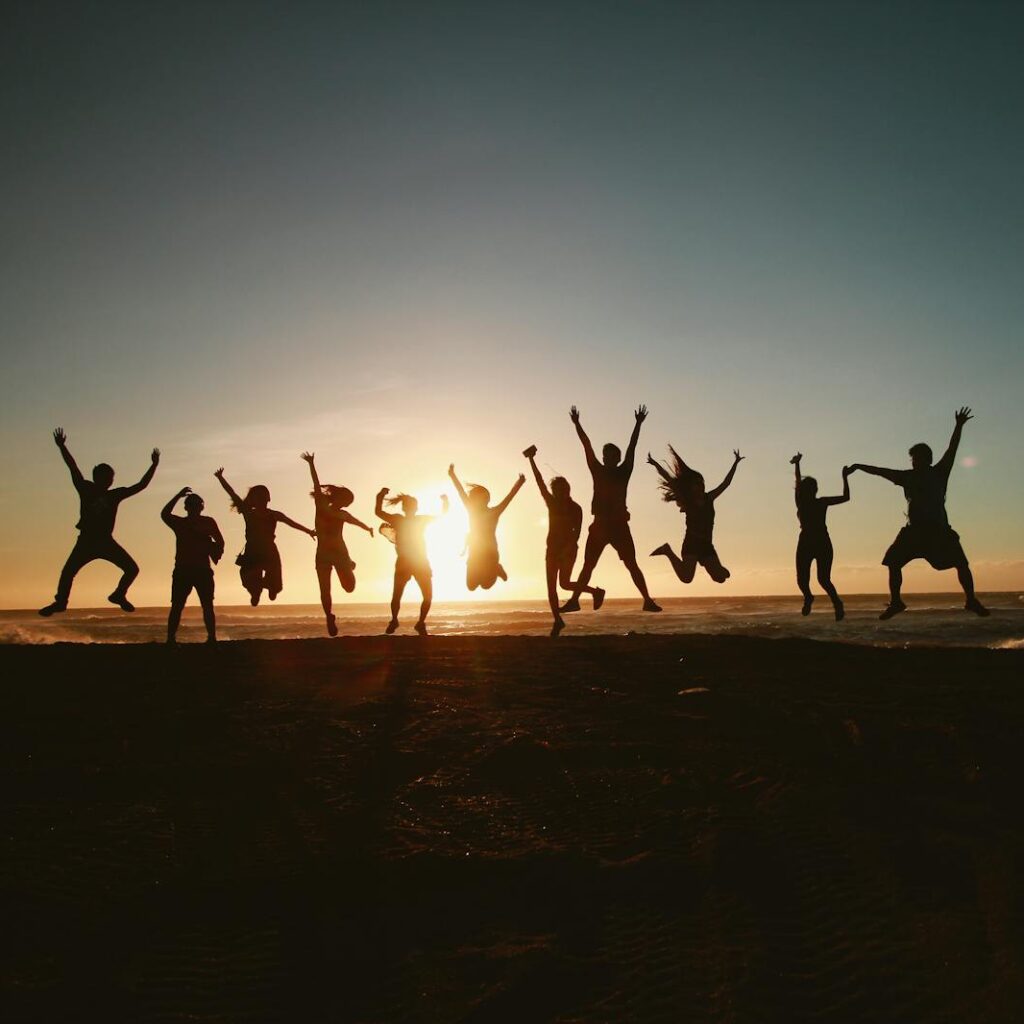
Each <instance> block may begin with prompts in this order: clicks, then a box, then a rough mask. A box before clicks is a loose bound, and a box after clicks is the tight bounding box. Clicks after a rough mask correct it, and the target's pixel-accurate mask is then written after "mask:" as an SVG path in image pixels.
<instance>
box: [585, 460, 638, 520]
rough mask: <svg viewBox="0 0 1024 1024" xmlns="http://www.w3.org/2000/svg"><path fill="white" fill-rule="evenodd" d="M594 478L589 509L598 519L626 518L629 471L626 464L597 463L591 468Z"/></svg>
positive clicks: (627, 511) (627, 517)
mask: <svg viewBox="0 0 1024 1024" xmlns="http://www.w3.org/2000/svg"><path fill="white" fill-rule="evenodd" d="M592 475H593V478H594V500H593V502H591V505H590V511H591V512H592V513H593V514H594V516H595V518H598V519H611V520H622V521H624V520H626V519H629V510H628V509H627V508H626V491H627V489H628V487H629V477H630V471H629V469H628V468H627V467H626V466H623V465H621V464H620V465H618V466H605V465H601V464H599V465H597V466H596V467H594V469H593V470H592Z"/></svg>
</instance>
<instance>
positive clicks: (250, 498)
mask: <svg viewBox="0 0 1024 1024" xmlns="http://www.w3.org/2000/svg"><path fill="white" fill-rule="evenodd" d="M231 504H232V505H234V507H235V511H236V512H241V513H242V514H243V515H244V514H245V513H246V512H248V511H249V510H250V509H252V508H255V507H256V506H258V505H263V506H266V505H269V504H270V488H269V487H267V486H265V485H264V484H254V485H253V486H252V487H250V488H249V490H248V491H246V493H245V497H244V498H243V499H242V502H241V504H239V503H238V502H235V501H233V502H232V503H231Z"/></svg>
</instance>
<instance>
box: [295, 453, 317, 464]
mask: <svg viewBox="0 0 1024 1024" xmlns="http://www.w3.org/2000/svg"><path fill="white" fill-rule="evenodd" d="M299 458H300V459H302V461H303V462H308V463H309V464H310V465H311V466H312V465H313V459H315V458H316V453H315V452H303V453H302V454H301V455H300V456H299Z"/></svg>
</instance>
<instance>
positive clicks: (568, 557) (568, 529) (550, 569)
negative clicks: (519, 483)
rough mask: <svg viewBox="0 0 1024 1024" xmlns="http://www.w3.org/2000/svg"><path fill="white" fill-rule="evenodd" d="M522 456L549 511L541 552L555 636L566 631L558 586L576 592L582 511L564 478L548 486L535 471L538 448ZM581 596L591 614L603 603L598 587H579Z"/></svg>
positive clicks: (531, 449)
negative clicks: (585, 598)
mask: <svg viewBox="0 0 1024 1024" xmlns="http://www.w3.org/2000/svg"><path fill="white" fill-rule="evenodd" d="M523 455H525V456H526V458H527V459H528V460H529V462H530V469H532V470H533V478H534V480H536V481H537V489H538V490H539V491H540V496H541V497H542V498H543V499H544V504H545V505H546V506H547V509H548V537H547V547H546V550H545V552H544V572H545V576H546V578H547V585H548V604H549V605H550V606H551V615H552V616H553V618H554V620H555V621H554V625H552V627H551V635H552V636H558V634H559V633H561V632H562V630H563V629H564V628H565V619H563V618H562V615H561V613H560V612H559V610H558V587H559V585H561V587H562V589H563V590H575V588H576V584H575V583H574V582H573V580H572V570H573V566H574V565H575V564H576V556H577V555H578V554H579V541H580V532H581V531H582V529H583V509H582V508H580V506H579V505H578V504H577V503H576V502H575V501H573V499H572V491H571V488H570V487H569V481H568V480H566V479H565V477H564V476H556V477H553V478H552V480H551V487H550V489H549V488H548V485H547V484H546V483H545V482H544V477H543V476H541V473H540V470H539V469H538V468H537V463H536V461H535V460H536V456H537V446H536V445H530V447H529V448H527V449H526V451H524V452H523ZM580 593H587V594H590V596H591V597H592V598H593V600H594V611H597V610H598V608H600V607H601V605H602V604H603V603H604V591H603V590H602V589H601V588H600V587H582V588H581V590H580Z"/></svg>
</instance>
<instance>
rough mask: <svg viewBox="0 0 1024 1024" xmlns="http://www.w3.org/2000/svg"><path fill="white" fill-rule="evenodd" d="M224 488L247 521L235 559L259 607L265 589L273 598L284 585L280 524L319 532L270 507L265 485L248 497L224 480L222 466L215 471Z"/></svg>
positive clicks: (250, 492)
mask: <svg viewBox="0 0 1024 1024" xmlns="http://www.w3.org/2000/svg"><path fill="white" fill-rule="evenodd" d="M213 475H214V476H215V477H216V478H217V479H218V480H219V481H220V485H221V487H223V488H224V490H225V491H227V492H228V497H229V498H230V499H231V506H232V508H234V510H235V511H236V512H238V513H239V514H240V515H241V517H242V519H243V520H244V521H245V548H244V549H243V550H242V553H241V554H240V555H239V556H238V557H237V558H236V559H235V565H237V566H238V569H239V573H238V575H239V577H240V578H241V580H242V586H243V587H245V589H246V590H247V591H248V592H249V603H250V604H251V605H252V606H253V607H254V608H255V607H256V605H258V604H259V603H260V595H261V594H262V592H263V591H264V590H265V591H266V592H267V597H269V598H270V600H271V601H273V600H275V599H276V598H277V595H278V594H280V593H281V588H282V587H283V585H284V584H283V580H282V576H281V554H280V552H279V551H278V550H277V544H276V542H275V540H274V537H275V534H276V533H277V524H278V523H284V525H285V526H290V527H291V528H292V529H293V530H298V531H299V532H300V533H305V534H308V535H309V536H310V537H313V538H315V537H316V531H315V530H311V529H310V528H309V527H308V526H303V525H302V524H301V523H297V522H295V520H294V519H289V518H288V517H287V516H286V515H285V514H284V513H283V512H277V511H275V510H274V509H272V508H270V489H269V488H267V487H265V486H264V485H263V484H256V485H255V486H253V487H250V488H249V490H248V492H247V493H246V495H245V497H244V498H241V497H239V496H238V494H237V493H236V492H235V491H234V489H233V488H232V487H231V484H229V483H228V482H227V480H225V479H224V467H223V466H222V467H221V468H220V469H218V470H217V471H216V472H215V473H214V474H213Z"/></svg>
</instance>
